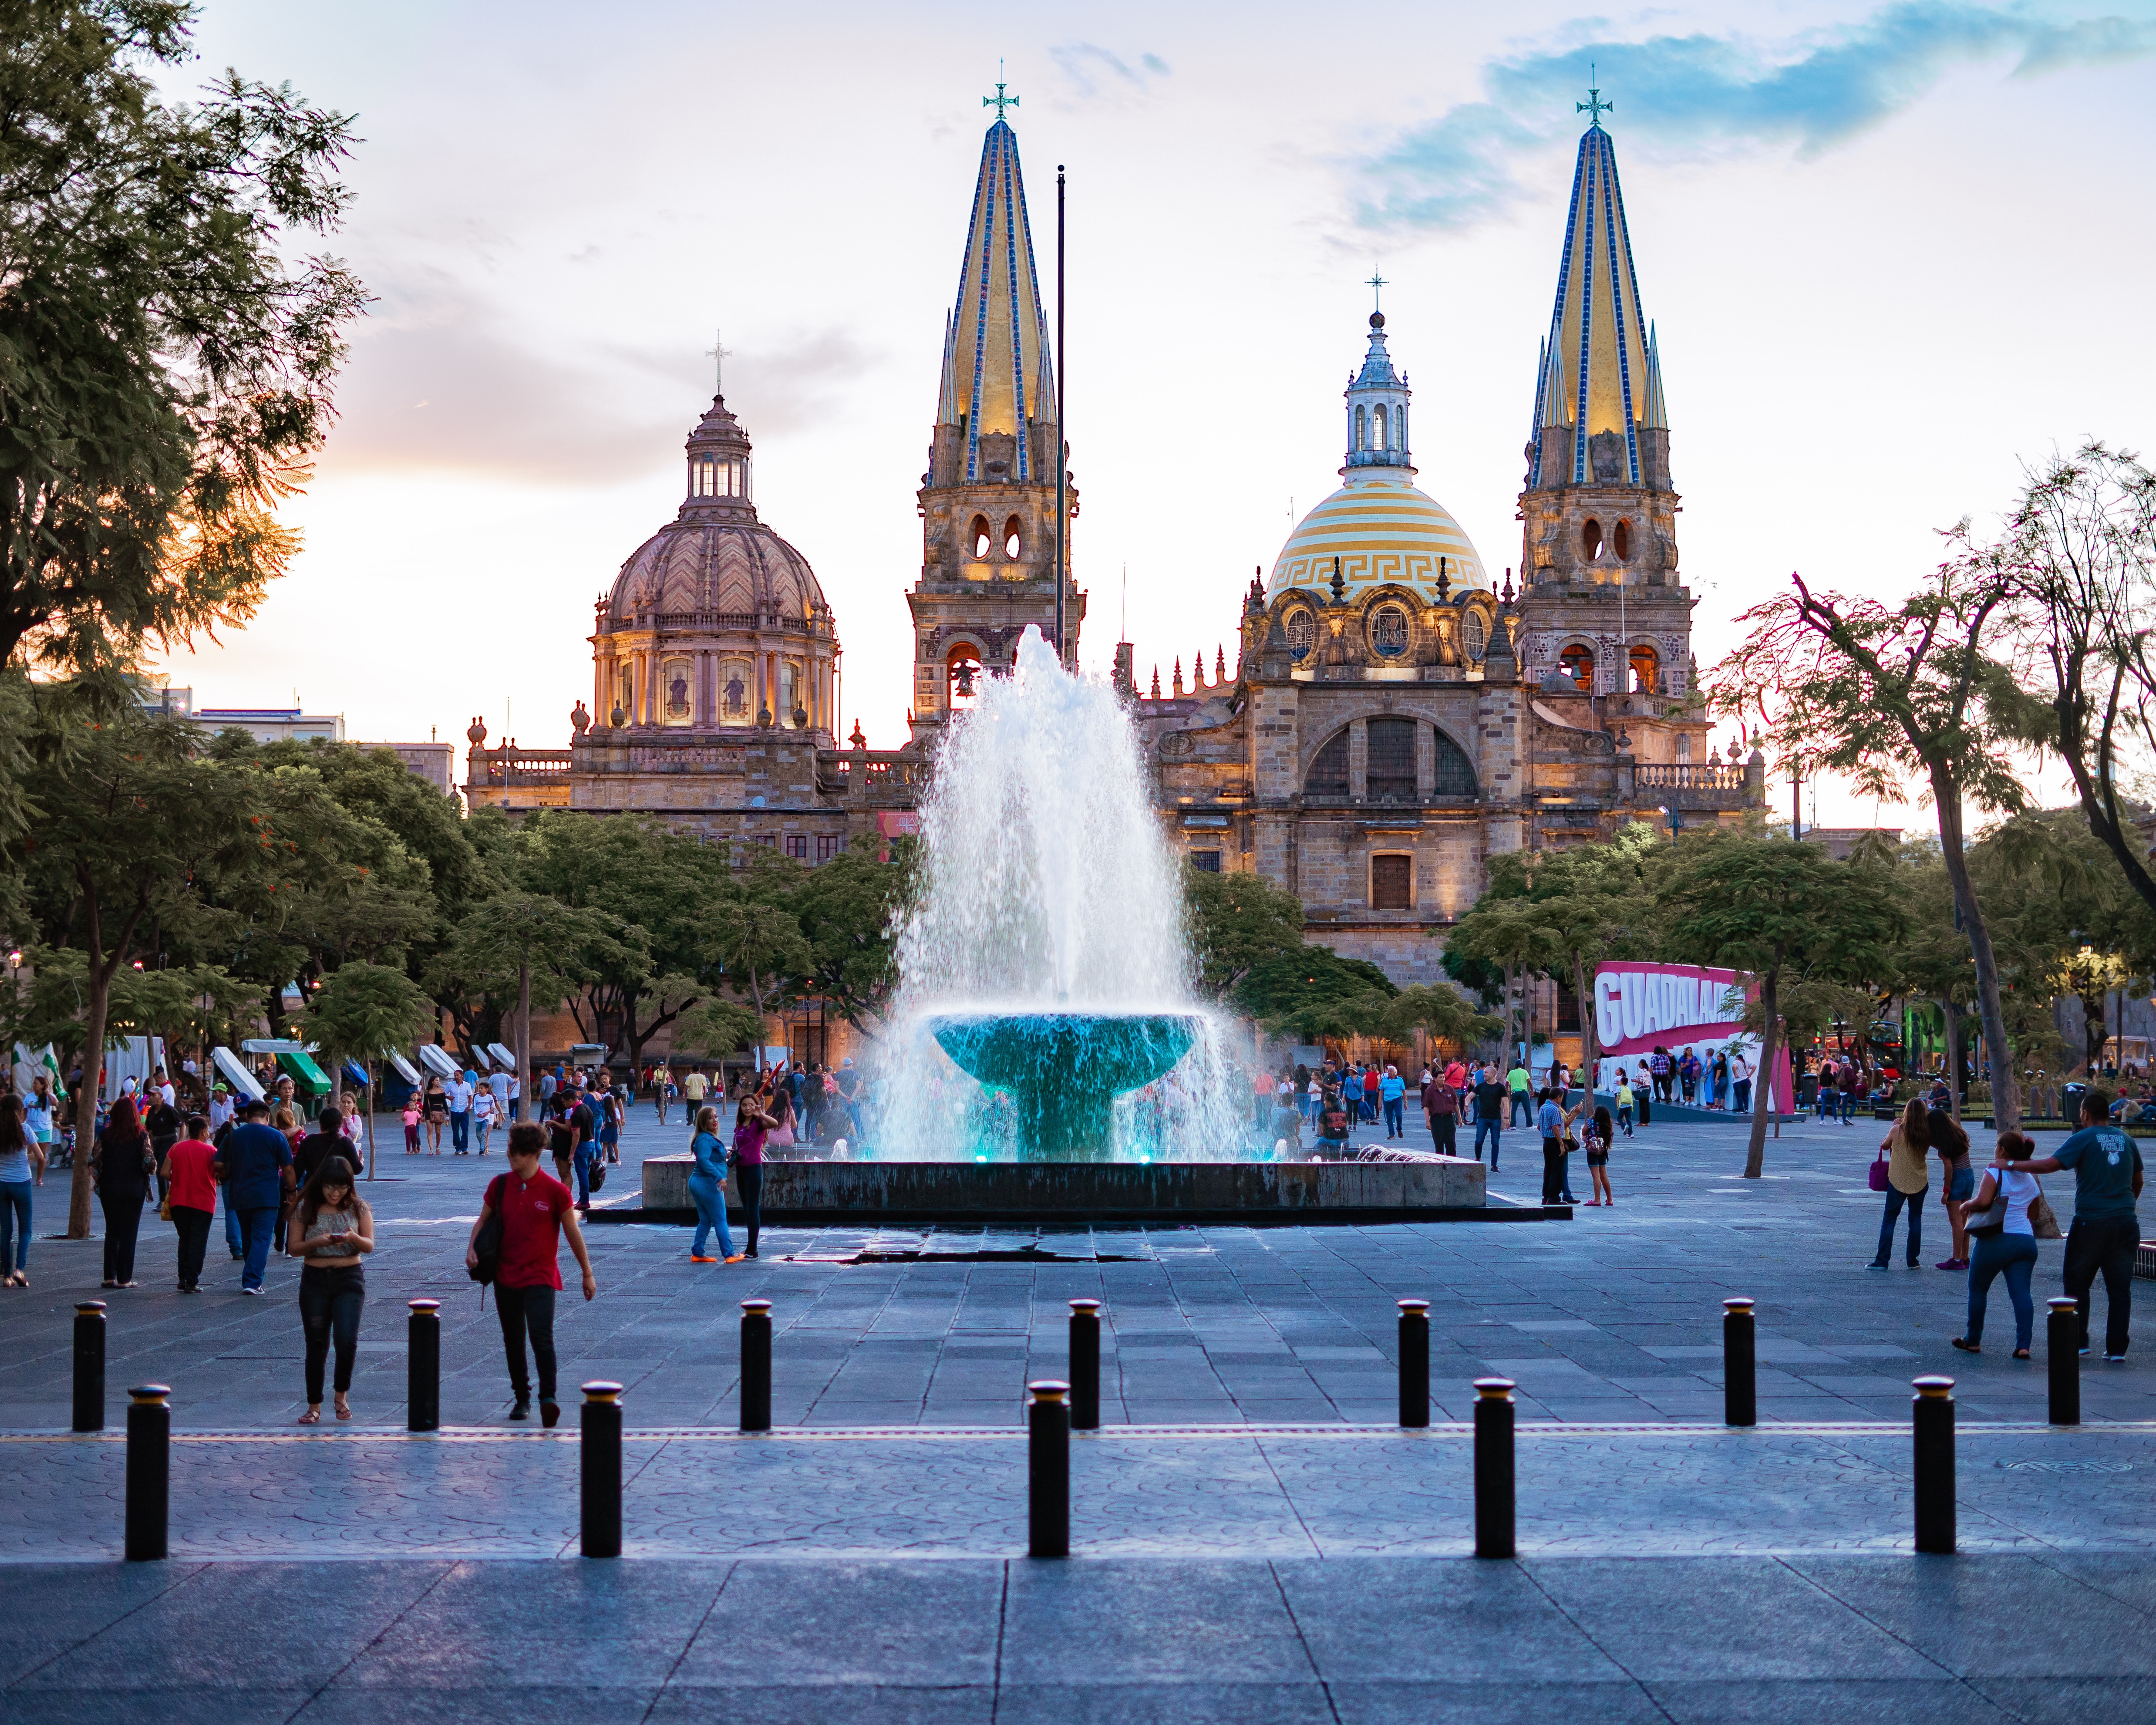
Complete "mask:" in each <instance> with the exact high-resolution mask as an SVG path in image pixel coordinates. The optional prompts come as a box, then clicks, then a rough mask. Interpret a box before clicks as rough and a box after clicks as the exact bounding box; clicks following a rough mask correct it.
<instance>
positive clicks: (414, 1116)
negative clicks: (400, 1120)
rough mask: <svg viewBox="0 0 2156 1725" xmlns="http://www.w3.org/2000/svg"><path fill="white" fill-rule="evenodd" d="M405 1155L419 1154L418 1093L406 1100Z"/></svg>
mask: <svg viewBox="0 0 2156 1725" xmlns="http://www.w3.org/2000/svg"><path fill="white" fill-rule="evenodd" d="M404 1153H405V1154H406V1155H407V1156H417V1155H418V1153H419V1093H418V1091H413V1092H412V1094H411V1095H409V1096H407V1097H405V1098H404Z"/></svg>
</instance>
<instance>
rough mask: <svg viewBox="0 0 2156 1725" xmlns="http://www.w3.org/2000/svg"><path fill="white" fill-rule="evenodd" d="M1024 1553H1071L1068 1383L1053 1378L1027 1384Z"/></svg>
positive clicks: (1056, 1555)
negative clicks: (1058, 1381) (1028, 1400)
mask: <svg viewBox="0 0 2156 1725" xmlns="http://www.w3.org/2000/svg"><path fill="white" fill-rule="evenodd" d="M1026 1389H1027V1391H1028V1393H1029V1394H1030V1395H1031V1397H1032V1404H1031V1405H1030V1406H1029V1407H1028V1408H1027V1409H1026V1415H1025V1427H1026V1445H1025V1511H1026V1546H1025V1554H1026V1555H1027V1556H1028V1557H1029V1558H1067V1557H1069V1556H1070V1385H1069V1384H1059V1383H1057V1382H1056V1381H1055V1379H1054V1378H1043V1379H1042V1380H1041V1381H1040V1382H1039V1383H1037V1384H1027V1385H1026Z"/></svg>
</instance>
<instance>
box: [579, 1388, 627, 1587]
mask: <svg viewBox="0 0 2156 1725" xmlns="http://www.w3.org/2000/svg"><path fill="white" fill-rule="evenodd" d="M579 1417H580V1419H581V1421H582V1425H583V1553H584V1555H585V1556H586V1557H588V1558H618V1557H619V1556H620V1555H621V1385H619V1384H608V1383H603V1382H602V1383H593V1384H586V1385H585V1386H584V1405H583V1410H582V1413H581V1414H580V1416H579Z"/></svg>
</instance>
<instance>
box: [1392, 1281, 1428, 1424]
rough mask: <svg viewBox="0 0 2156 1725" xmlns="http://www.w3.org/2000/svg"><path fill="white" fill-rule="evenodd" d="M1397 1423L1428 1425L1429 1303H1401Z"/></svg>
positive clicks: (1410, 1301) (1421, 1301) (1404, 1301)
mask: <svg viewBox="0 0 2156 1725" xmlns="http://www.w3.org/2000/svg"><path fill="white" fill-rule="evenodd" d="M1398 1303H1399V1308H1400V1424H1401V1425H1429V1424H1430V1301H1427V1300H1402V1301H1399V1302H1398Z"/></svg>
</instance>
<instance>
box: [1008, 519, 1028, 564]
mask: <svg viewBox="0 0 2156 1725" xmlns="http://www.w3.org/2000/svg"><path fill="white" fill-rule="evenodd" d="M1024 552H1025V524H1024V522H1022V521H1019V518H1018V517H1017V516H1012V517H1011V518H1010V519H1009V521H1005V522H1004V557H1006V558H1008V559H1009V561H1010V562H1017V561H1018V560H1019V557H1021V556H1023V555H1024Z"/></svg>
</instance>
